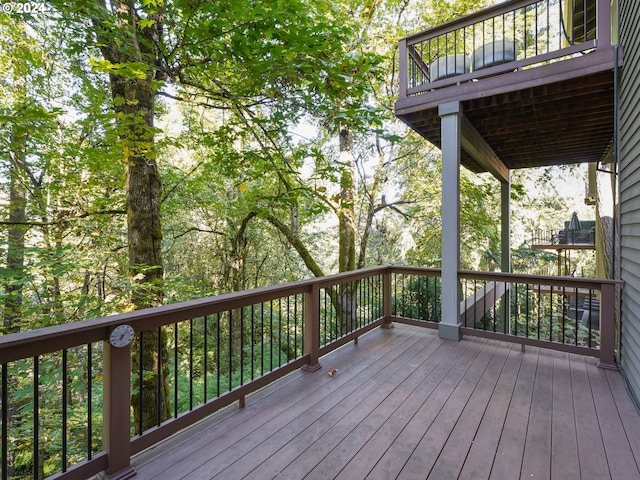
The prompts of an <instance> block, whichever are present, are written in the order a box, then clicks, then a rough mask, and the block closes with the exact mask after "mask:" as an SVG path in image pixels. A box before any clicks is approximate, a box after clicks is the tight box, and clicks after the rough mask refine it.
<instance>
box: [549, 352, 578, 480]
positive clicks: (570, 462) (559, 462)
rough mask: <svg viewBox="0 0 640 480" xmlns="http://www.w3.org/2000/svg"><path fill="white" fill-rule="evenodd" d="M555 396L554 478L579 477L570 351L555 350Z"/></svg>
mask: <svg viewBox="0 0 640 480" xmlns="http://www.w3.org/2000/svg"><path fill="white" fill-rule="evenodd" d="M552 357H553V397H552V403H553V407H552V412H551V478H562V479H563V480H579V479H580V458H579V456H578V438H577V433H576V420H575V412H574V409H573V390H572V388H571V367H570V365H569V358H568V355H566V354H562V353H555V352H554V353H553V355H552Z"/></svg>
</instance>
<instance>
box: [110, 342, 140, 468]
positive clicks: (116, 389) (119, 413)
mask: <svg viewBox="0 0 640 480" xmlns="http://www.w3.org/2000/svg"><path fill="white" fill-rule="evenodd" d="M103 348H104V375H103V382H104V385H103V389H104V414H103V415H104V423H103V441H104V449H105V451H106V452H107V455H108V469H107V473H108V478H109V479H110V480H111V479H117V480H126V479H129V478H133V477H135V476H136V472H135V470H134V469H133V467H132V466H131V433H130V429H131V416H130V408H131V344H129V345H127V346H125V347H122V348H116V347H114V346H112V345H111V344H110V343H109V342H108V341H104V347H103Z"/></svg>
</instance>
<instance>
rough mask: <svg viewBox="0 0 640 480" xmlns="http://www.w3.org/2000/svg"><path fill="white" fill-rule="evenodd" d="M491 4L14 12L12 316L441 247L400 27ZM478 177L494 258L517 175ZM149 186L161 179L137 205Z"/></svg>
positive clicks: (475, 228) (8, 276)
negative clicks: (410, 116) (502, 187)
mask: <svg viewBox="0 0 640 480" xmlns="http://www.w3.org/2000/svg"><path fill="white" fill-rule="evenodd" d="M485 3H486V2H484V1H481V0H464V1H462V0H460V1H456V2H447V1H441V0H438V1H436V0H433V1H430V2H398V1H394V0H391V1H386V2H381V1H374V0H371V1H368V2H365V3H361V2H341V3H340V4H335V2H323V1H320V2H313V3H308V2H304V1H296V0H288V1H283V2H261V1H258V2H250V3H247V2H191V1H175V2H164V1H160V0H145V1H143V2H139V3H137V2H128V1H114V2H109V3H104V2H102V1H99V0H95V1H92V2H79V1H71V2H63V1H60V2H59V1H56V0H52V1H50V2H47V4H46V5H47V12H46V13H43V12H38V13H33V14H31V15H28V14H23V15H18V14H4V15H1V16H0V28H1V34H0V43H1V45H0V72H1V75H0V78H1V79H2V80H1V81H0V97H1V99H2V100H1V102H0V105H1V106H0V109H1V110H0V129H1V130H2V135H1V137H0V138H1V140H0V142H1V144H0V158H1V160H2V163H1V165H0V166H1V168H2V176H1V180H2V198H3V202H2V204H3V211H4V215H3V218H2V221H1V223H0V226H1V234H2V235H1V236H2V245H3V250H2V259H3V260H2V268H1V269H0V281H1V282H2V285H3V289H2V291H1V292H0V296H1V297H2V301H1V302H0V309H1V310H2V312H3V319H4V322H3V324H4V328H5V331H6V332H9V331H15V330H18V329H30V328H37V327H41V326H47V325H53V324H59V323H66V322H72V321H77V320H80V319H84V318H91V317H95V316H99V315H104V314H111V313H117V312H123V311H128V310H132V309H136V308H141V307H144V306H148V305H154V304H157V303H158V302H159V303H167V302H175V301H179V300H184V299H188V298H196V297H201V296H205V295H210V294H215V293H221V292H227V291H237V290H241V289H245V288H252V287H257V286H263V285H268V284H273V283H281V282H285V281H291V280H297V279H301V278H305V277H308V276H311V275H324V274H328V273H332V272H336V271H338V270H345V269H351V268H354V267H355V268H359V267H364V266H371V265H378V264H384V263H404V264H413V265H422V266H438V265H439V255H440V247H439V245H440V218H439V209H440V165H439V162H440V157H439V151H437V150H436V149H434V148H433V147H432V146H430V145H429V144H428V143H426V142H425V141H424V140H422V139H421V138H417V137H416V136H415V135H414V134H413V133H412V132H410V131H408V130H407V129H406V128H405V127H404V126H403V125H400V124H399V123H398V122H397V121H396V120H394V118H393V102H394V100H395V98H396V95H397V65H396V64H397V41H398V39H399V38H400V37H402V36H403V35H405V34H408V33H411V32H413V31H416V30H419V29H424V28H426V27H428V26H430V25H434V24H438V23H442V22H443V21H445V20H447V19H449V18H455V17H456V16H459V15H461V14H463V13H465V12H469V11H474V10H477V9H479V8H481V7H482V6H484V5H485ZM143 104H145V105H143ZM345 132H347V133H345ZM343 134H345V135H347V134H348V136H349V138H348V142H350V143H348V145H349V148H348V150H347V149H345V148H343V147H342V146H341V143H340V141H339V139H340V138H341V135H343ZM138 167H140V168H138ZM136 168H137V170H136ZM545 175H546V178H545ZM136 177H139V178H140V179H141V180H140V181H139V182H138V183H132V182H133V181H134V179H135V178H136ZM151 177H153V181H150V180H149V178H151ZM541 179H542V181H543V182H546V184H548V185H549V186H551V187H552V188H553V182H554V180H555V177H554V174H553V173H548V172H523V173H521V174H520V173H518V174H516V175H514V180H515V181H514V187H513V200H514V202H516V203H515V205H516V206H515V208H514V211H515V215H514V216H515V218H514V223H516V224H526V225H527V228H531V229H532V228H555V227H556V226H557V223H559V222H561V221H563V220H564V219H565V217H567V215H568V212H569V211H570V208H571V207H568V206H567V204H568V203H570V202H571V201H573V200H574V199H571V198H569V199H565V197H563V196H562V195H560V194H559V195H557V196H555V197H553V198H551V199H548V200H546V202H547V204H546V205H536V207H535V208H531V207H532V204H533V203H540V202H541V200H540V199H539V198H538V197H537V195H538V193H539V192H534V191H532V189H531V188H530V187H531V186H532V185H535V184H536V183H539V182H540V181H541ZM461 181H462V185H461V191H462V205H463V207H462V219H461V228H462V231H461V235H462V238H463V241H462V245H463V249H464V251H463V252H462V265H463V267H464V268H470V269H484V270H493V269H496V268H498V267H497V265H499V260H498V259H499V248H500V242H499V229H498V227H499V226H498V225H497V224H496V222H495V218H497V217H499V193H498V192H499V184H498V183H497V182H496V181H494V180H492V179H491V178H490V177H487V176H483V175H474V174H471V173H469V172H464V171H463V175H462V179H461ZM147 188H148V191H147V190H144V189H147ZM141 189H143V190H144V191H145V192H146V193H145V194H144V195H146V196H147V197H154V199H153V201H150V202H149V204H148V205H143V204H141V205H139V206H137V207H136V202H139V201H141V200H140V199H139V198H138V199H136V197H135V195H134V193H135V192H137V191H140V190H141ZM140 196H143V195H142V194H140V195H138V197H140ZM578 197H579V195H578ZM547 198H548V197H547ZM142 200H144V198H143V199H142ZM136 208H137V209H138V211H139V212H138V211H137V210H136ZM541 208H543V209H544V210H541ZM154 209H156V210H155V211H154ZM542 211H544V212H546V213H549V215H546V214H545V215H544V217H542V216H541V215H535V213H540V212H542ZM136 212H138V213H136ZM534 212H535V213H534ZM139 214H140V215H147V217H144V216H143V217H140V219H138V220H137V217H136V215H139ZM154 216H157V218H152V217H154ZM543 219H544V221H547V222H549V224H548V225H541V223H542V222H543ZM561 219H562V220H561ZM136 222H138V223H136ZM554 222H555V223H556V225H554V224H553V223H554ZM150 223H152V224H153V225H154V226H153V227H152V228H151V227H149V224H150ZM147 227H149V228H147ZM149 229H151V230H154V229H155V230H154V231H145V230H149ZM345 229H351V232H348V231H347V232H346V233H345ZM527 234H528V232H526V231H525V230H524V229H523V230H522V231H519V228H516V229H515V235H514V242H515V243H514V244H513V247H519V246H520V245H521V244H524V243H525V241H526V238H525V237H526V235H527ZM518 235H519V236H518ZM136 242H138V243H136ZM133 244H136V245H138V246H137V247H135V248H137V249H138V250H135V248H134V247H132V245H133ZM342 244H349V245H347V246H346V247H349V248H346V247H345V248H346V251H350V252H351V253H350V255H352V260H351V263H348V262H347V263H344V262H343V263H340V259H339V258H338V255H337V254H336V253H337V252H338V251H339V249H340V248H342V247H343V245H342ZM154 249H156V250H157V252H155V253H154V254H153V255H149V256H145V252H146V251H147V250H154ZM140 251H142V252H143V253H142V254H141V253H140ZM527 256H529V257H530V255H527ZM516 263H517V262H516ZM525 263H529V264H535V263H536V260H535V259H531V258H528V259H526V260H525ZM535 268H536V267H535V265H534V269H535ZM154 269H155V270H154ZM527 271H528V270H527ZM152 272H156V273H153V274H152ZM154 283H155V284H156V286H157V288H156V290H155V291H153V292H151V293H150V291H149V290H148V289H147V287H146V286H145V285H150V284H154ZM154 288H155V287H154ZM150 295H151V296H154V295H155V299H151V298H150Z"/></svg>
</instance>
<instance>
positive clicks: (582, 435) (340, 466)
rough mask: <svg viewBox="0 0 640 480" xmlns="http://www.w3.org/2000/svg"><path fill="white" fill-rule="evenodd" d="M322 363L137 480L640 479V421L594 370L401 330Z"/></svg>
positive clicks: (509, 348)
mask: <svg viewBox="0 0 640 480" xmlns="http://www.w3.org/2000/svg"><path fill="white" fill-rule="evenodd" d="M321 363H322V365H323V366H324V368H323V369H322V370H319V371H317V372H313V373H311V372H302V371H300V372H294V373H293V374H291V375H289V376H287V377H285V378H283V379H281V380H280V381H278V382H276V383H274V384H272V385H270V386H268V387H267V388H265V389H262V390H260V391H259V392H256V393H255V394H253V395H251V396H249V397H247V402H246V403H247V405H246V407H245V408H244V409H238V408H237V407H228V408H226V409H224V410H222V411H221V412H218V413H217V414H215V415H212V416H210V417H208V418H207V419H205V420H203V421H202V422H200V423H198V424H196V425H194V426H193V427H191V428H189V429H186V430H185V431H184V432H180V433H178V434H176V435H174V436H173V437H171V438H169V439H167V440H165V441H164V442H161V443H160V444H158V445H157V446H156V447H154V448H151V449H148V450H147V451H145V452H142V453H140V454H138V455H137V456H135V457H134V458H133V461H132V465H133V467H134V469H135V470H136V472H137V477H136V478H138V479H141V480H164V479H166V478H171V479H181V478H182V479H189V480H198V479H213V478H217V479H229V480H238V479H241V478H245V479H256V480H258V479H260V480H262V479H269V478H281V479H287V480H298V479H303V478H306V479H309V480H310V479H323V480H324V479H342V480H347V479H348V480H364V479H369V480H389V479H400V478H409V479H412V480H413V479H419V478H427V479H431V480H439V479H443V478H446V479H449V478H451V479H455V478H458V479H464V480H470V479H478V480H483V479H489V478H491V479H496V480H508V479H512V478H522V479H525V478H527V479H529V478H551V479H556V478H559V479H561V480H565V479H566V480H569V479H574V478H575V479H579V480H590V479H605V480H606V479H609V478H610V479H613V480H618V479H627V478H629V479H640V471H639V470H638V464H639V460H640V453H639V452H640V415H638V412H637V411H636V409H635V407H634V405H633V403H632V401H631V399H630V398H629V397H628V395H627V393H626V391H625V388H624V384H623V382H622V379H621V377H620V374H619V373H618V372H611V371H604V370H601V369H599V368H598V367H597V360H596V359H593V358H587V357H582V356H577V355H571V354H563V353H556V352H551V351H547V350H544V349H539V348H535V347H527V349H526V351H525V352H524V353H523V352H522V351H521V350H520V348H519V347H518V346H516V345H513V344H508V343H505V342H498V341H494V340H486V339H482V338H478V337H475V338H474V337H470V336H467V337H465V338H464V339H463V340H462V341H460V342H457V343H456V342H449V341H444V340H441V339H439V338H438V336H437V331H433V330H430V329H425V328H420V327H416V326H408V325H401V324H396V328H394V329H392V330H384V329H376V330H374V331H372V332H370V333H368V334H366V335H364V336H362V337H361V338H360V341H359V343H358V344H357V345H355V344H349V345H346V346H344V347H342V348H340V349H338V350H336V351H335V352H332V353H330V354H329V355H327V356H325V357H323V358H322V359H321ZM328 367H334V368H337V369H338V374H337V375H334V376H331V377H330V376H328V375H327V368H328ZM532 475H533V476H532Z"/></svg>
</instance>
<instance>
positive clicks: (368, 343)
mask: <svg viewBox="0 0 640 480" xmlns="http://www.w3.org/2000/svg"><path fill="white" fill-rule="evenodd" d="M381 333H382V335H379V336H369V335H366V336H364V338H362V339H361V340H360V343H359V345H358V346H357V347H356V348H353V346H352V348H341V349H338V350H336V351H335V352H332V356H331V361H333V362H334V364H335V365H338V366H340V365H341V364H342V362H349V365H350V369H349V371H348V372H347V373H346V374H345V375H341V376H337V377H335V379H336V380H337V381H333V382H330V380H333V378H331V377H328V376H322V375H315V376H314V375H311V374H310V373H309V372H303V371H298V372H294V373H293V374H292V375H289V376H287V377H285V378H283V379H282V380H280V381H279V382H277V383H276V384H274V385H272V386H270V387H267V388H268V389H270V390H269V391H270V393H271V392H272V393H271V395H266V396H265V395H263V390H261V391H259V392H257V393H256V394H255V395H252V396H249V397H248V398H247V401H246V406H245V408H244V409H238V408H237V407H235V406H230V407H228V408H226V409H224V411H223V412H221V413H223V418H222V420H221V421H220V422H216V421H215V420H216V417H218V415H219V414H216V415H214V416H212V417H209V419H208V421H203V422H200V423H198V424H197V425H196V426H195V428H196V429H197V432H196V433H194V434H193V435H189V436H188V437H187V436H182V437H180V436H174V437H172V438H171V439H169V440H170V441H166V442H163V443H161V444H160V445H158V446H157V447H156V448H153V449H149V450H148V451H146V452H143V453H142V454H141V455H139V456H138V457H137V458H136V460H137V462H136V464H138V461H139V462H140V467H139V468H138V475H137V476H138V478H143V479H147V478H149V479H152V478H154V476H155V475H159V476H163V475H166V477H164V478H169V477H170V476H171V475H175V478H181V477H180V475H182V473H183V472H182V471H183V469H184V468H185V465H188V466H190V467H191V468H196V467H197V466H198V465H199V462H200V461H201V460H199V459H202V463H204V462H206V461H208V460H209V459H211V458H213V457H215V456H216V455H219V454H222V453H223V452H225V451H226V450H227V449H228V448H229V447H230V446H231V445H234V444H235V443H237V442H238V441H241V440H242V439H243V438H244V437H246V436H250V435H251V433H252V432H253V431H255V430H256V429H258V428H259V427H260V426H261V425H264V424H266V423H268V422H269V421H270V420H272V419H273V418H276V417H278V416H280V415H283V414H285V413H289V412H290V410H291V409H290V407H291V405H290V404H289V403H291V404H294V405H295V404H299V403H302V402H303V399H304V398H306V397H309V396H313V395H314V394H315V392H324V394H328V393H331V392H332V391H333V390H334V389H337V388H339V387H340V386H341V385H344V384H348V383H349V380H350V379H351V378H352V377H353V378H357V377H358V376H359V375H360V376H362V377H363V378H364V377H366V376H367V375H369V374H370V375H374V374H375V369H371V368H370V365H371V359H372V358H376V357H379V358H387V357H389V358H388V360H389V361H391V362H392V361H393V359H394V356H393V352H395V353H396V354H397V355H398V356H399V355H400V354H401V353H402V351H403V350H405V349H406V348H408V347H409V346H410V345H413V344H415V343H417V342H418V341H419V337H417V336H416V335H415V332H409V331H406V332H402V333H400V334H399V335H394V334H391V333H390V331H387V332H381ZM385 333H386V334H385ZM390 354H391V355H390ZM363 372H364V373H363ZM314 373H317V372H314ZM290 377H295V378H294V380H293V381H288V380H289V379H290ZM281 383H283V384H284V385H283V388H281V389H278V388H277V386H279V385H280V384H281ZM313 388H315V390H312V391H311V392H310V391H309V390H310V389H313ZM325 390H326V391H325ZM282 418H286V417H285V416H283V417H282ZM189 430H190V432H191V431H192V430H193V428H192V429H189ZM180 442H182V444H181V443H180ZM181 446H182V447H183V448H180V447H181ZM146 462H149V465H146ZM142 466H144V468H142ZM141 475H144V476H143V477H141Z"/></svg>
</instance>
